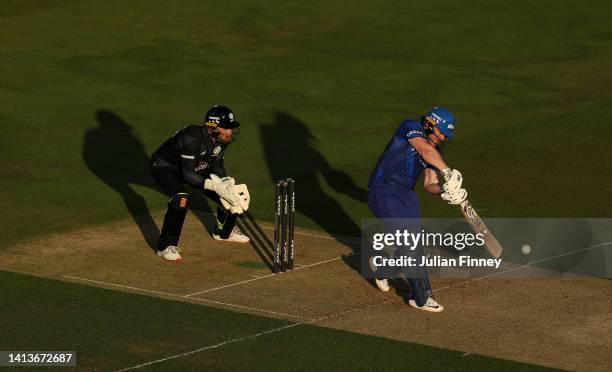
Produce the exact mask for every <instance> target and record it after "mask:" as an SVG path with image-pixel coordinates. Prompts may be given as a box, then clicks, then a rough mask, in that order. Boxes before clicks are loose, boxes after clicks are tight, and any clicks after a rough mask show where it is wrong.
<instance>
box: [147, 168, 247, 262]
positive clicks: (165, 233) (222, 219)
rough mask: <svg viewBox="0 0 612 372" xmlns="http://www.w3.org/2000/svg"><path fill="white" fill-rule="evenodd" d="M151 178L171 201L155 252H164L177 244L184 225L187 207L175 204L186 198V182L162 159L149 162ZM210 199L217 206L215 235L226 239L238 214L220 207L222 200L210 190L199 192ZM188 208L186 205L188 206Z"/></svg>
mask: <svg viewBox="0 0 612 372" xmlns="http://www.w3.org/2000/svg"><path fill="white" fill-rule="evenodd" d="M151 175H152V176H153V179H154V180H155V182H156V183H157V184H158V185H159V186H160V187H161V188H162V190H164V192H165V193H166V195H168V197H169V198H170V200H169V201H168V209H166V213H165V216H164V224H163V227H162V232H161V234H160V237H159V243H158V248H157V249H158V250H163V249H165V248H166V247H167V246H169V245H174V246H176V245H178V240H179V238H180V234H181V230H182V227H183V222H184V220H185V215H186V213H187V208H186V207H181V206H183V205H184V204H185V203H181V202H177V199H178V198H186V199H187V200H188V199H189V193H188V192H187V190H186V188H185V180H184V179H183V176H182V173H181V171H180V169H179V168H178V167H176V166H174V165H172V164H170V163H168V162H166V161H165V160H163V159H152V161H151ZM200 191H201V192H203V193H204V195H205V196H206V197H207V198H209V199H210V200H212V201H214V202H215V203H216V204H217V224H216V226H215V232H214V233H215V235H219V236H221V238H223V239H227V238H228V237H229V236H230V234H231V232H232V229H233V228H234V226H235V225H236V218H237V217H238V215H237V214H234V213H230V212H229V211H228V210H226V209H225V208H224V207H223V205H222V204H221V199H220V197H219V195H217V193H215V192H214V191H210V190H204V189H202V190H200ZM187 205H188V203H187Z"/></svg>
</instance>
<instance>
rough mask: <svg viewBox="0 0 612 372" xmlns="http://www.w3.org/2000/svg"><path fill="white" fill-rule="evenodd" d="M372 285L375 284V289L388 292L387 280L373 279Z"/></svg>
mask: <svg viewBox="0 0 612 372" xmlns="http://www.w3.org/2000/svg"><path fill="white" fill-rule="evenodd" d="M374 283H376V287H378V289H380V290H381V291H383V292H389V289H390V287H389V280H388V279H376V278H374Z"/></svg>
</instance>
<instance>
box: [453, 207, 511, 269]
mask: <svg viewBox="0 0 612 372" xmlns="http://www.w3.org/2000/svg"><path fill="white" fill-rule="evenodd" d="M460 205H461V212H462V213H463V216H464V217H465V219H466V220H467V222H468V224H469V225H470V227H471V228H472V230H474V232H475V233H477V234H482V239H483V240H484V242H485V248H486V249H487V251H488V252H489V253H490V254H491V256H493V257H495V258H499V257H500V256H501V255H502V252H503V250H504V248H502V246H501V244H499V242H498V241H497V239H495V236H493V234H492V233H491V230H489V228H488V227H487V225H485V223H484V222H483V221H482V219H481V218H480V216H479V215H478V213H476V211H475V210H474V207H472V204H470V202H469V201H468V200H465V201H464V202H463V203H461V204H460Z"/></svg>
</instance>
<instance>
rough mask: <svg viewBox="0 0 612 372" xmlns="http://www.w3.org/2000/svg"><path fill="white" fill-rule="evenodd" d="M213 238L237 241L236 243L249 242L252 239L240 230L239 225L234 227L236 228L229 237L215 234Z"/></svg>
mask: <svg viewBox="0 0 612 372" xmlns="http://www.w3.org/2000/svg"><path fill="white" fill-rule="evenodd" d="M213 238H214V239H215V240H220V241H223V242H235V243H248V242H250V241H251V239H250V238H249V237H248V236H246V235H244V234H243V233H242V231H240V229H239V228H237V227H234V229H233V230H232V233H231V234H230V236H228V237H227V239H223V238H222V237H221V236H219V235H217V234H213Z"/></svg>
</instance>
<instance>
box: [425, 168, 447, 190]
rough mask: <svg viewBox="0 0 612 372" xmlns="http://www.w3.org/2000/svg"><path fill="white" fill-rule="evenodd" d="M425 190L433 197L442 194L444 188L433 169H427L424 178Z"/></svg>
mask: <svg viewBox="0 0 612 372" xmlns="http://www.w3.org/2000/svg"><path fill="white" fill-rule="evenodd" d="M423 190H425V192H426V193H428V194H431V195H440V194H442V188H441V187H440V184H439V183H438V175H437V174H436V171H434V170H433V169H431V168H427V169H425V175H424V177H423Z"/></svg>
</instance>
